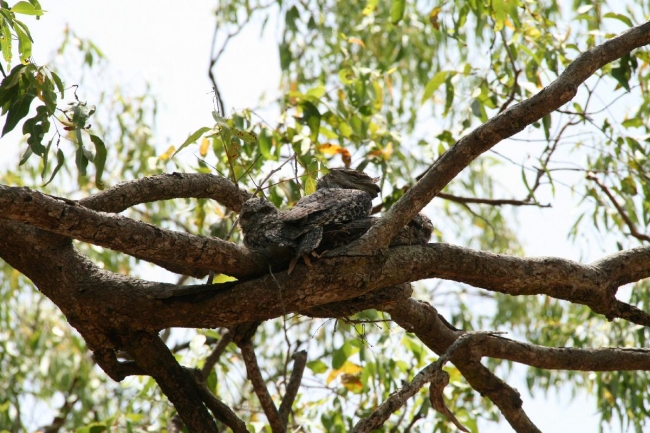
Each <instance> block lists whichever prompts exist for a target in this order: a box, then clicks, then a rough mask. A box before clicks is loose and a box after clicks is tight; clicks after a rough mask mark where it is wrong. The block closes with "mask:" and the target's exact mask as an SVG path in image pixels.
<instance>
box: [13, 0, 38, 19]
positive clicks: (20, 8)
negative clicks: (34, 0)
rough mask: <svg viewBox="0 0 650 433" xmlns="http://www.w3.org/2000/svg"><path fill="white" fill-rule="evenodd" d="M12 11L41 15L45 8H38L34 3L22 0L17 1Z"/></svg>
mask: <svg viewBox="0 0 650 433" xmlns="http://www.w3.org/2000/svg"><path fill="white" fill-rule="evenodd" d="M10 10H11V12H14V13H17V14H23V15H35V16H41V15H43V10H42V9H40V8H39V9H37V8H35V7H34V5H32V4H31V3H28V2H25V1H21V2H18V3H16V4H15V5H14V6H13V7H12V8H11V9H10Z"/></svg>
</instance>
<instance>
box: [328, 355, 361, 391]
mask: <svg viewBox="0 0 650 433" xmlns="http://www.w3.org/2000/svg"><path fill="white" fill-rule="evenodd" d="M361 370H363V369H362V368H361V367H360V366H358V365H357V364H355V363H353V362H350V361H345V362H344V363H343V365H342V366H341V368H339V369H333V370H332V371H330V374H329V375H327V379H326V381H325V383H327V384H328V385H329V384H330V382H332V381H333V380H334V379H336V378H337V377H339V376H340V375H343V376H342V377H341V382H343V384H344V385H345V381H346V380H349V381H352V379H351V377H352V378H353V377H354V376H353V375H355V374H358V373H360V372H361ZM359 383H361V382H359Z"/></svg>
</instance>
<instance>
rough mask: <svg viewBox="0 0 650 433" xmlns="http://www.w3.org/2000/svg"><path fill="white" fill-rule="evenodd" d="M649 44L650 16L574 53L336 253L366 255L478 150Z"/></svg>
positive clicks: (537, 116) (564, 100)
mask: <svg viewBox="0 0 650 433" xmlns="http://www.w3.org/2000/svg"><path fill="white" fill-rule="evenodd" d="M648 43H650V21H649V22H646V23H644V24H642V25H639V26H637V27H633V28H631V29H629V30H627V31H625V32H623V33H621V34H620V35H618V36H616V37H614V38H612V39H610V40H608V41H606V42H604V43H603V44H601V45H598V46H597V47H594V48H592V49H591V50H588V51H586V52H584V53H583V54H581V55H580V56H578V58H577V59H576V60H574V61H573V63H571V64H570V65H569V66H568V67H567V68H566V69H565V70H564V72H562V74H560V76H559V77H558V78H557V79H556V80H555V81H553V82H552V83H551V84H549V85H548V86H547V87H545V88H544V89H542V90H541V91H540V92H539V93H537V94H536V95H534V96H533V97H531V98H530V99H528V100H526V101H523V102H520V103H519V104H516V105H514V106H512V107H511V108H509V109H508V110H506V111H504V112H502V113H500V114H498V115H497V116H495V117H493V118H492V119H490V120H488V121H487V122H486V123H484V124H483V125H481V126H479V127H478V128H476V129H475V130H474V131H473V132H471V133H470V134H469V135H467V136H465V137H463V138H462V139H461V140H460V141H458V142H457V143H456V144H455V145H454V146H452V147H451V148H450V149H449V150H448V151H447V152H445V153H444V154H443V155H442V156H441V157H440V158H439V159H438V160H437V161H436V162H435V163H434V164H433V165H432V166H431V167H430V168H429V170H428V171H427V172H426V174H425V175H424V176H423V177H422V178H421V179H420V181H418V182H417V183H416V184H415V185H414V186H413V187H412V188H410V189H409V190H408V191H406V193H405V194H404V195H403V196H402V197H401V198H400V199H399V200H398V201H397V202H396V203H395V205H393V206H392V207H391V208H390V209H389V210H388V212H386V214H385V215H384V216H383V217H382V218H381V221H380V222H379V223H378V224H376V225H375V226H373V227H372V228H371V229H370V230H369V231H368V233H366V234H365V235H364V236H363V237H362V238H361V239H359V240H358V241H356V242H354V243H353V244H351V245H350V247H348V248H345V249H344V250H343V251H342V252H341V253H342V254H349V255H369V254H373V253H374V251H376V250H378V249H381V248H384V247H386V246H387V245H388V243H389V242H390V239H391V238H392V237H393V235H394V234H395V233H397V231H398V230H399V229H400V228H401V227H403V226H404V225H405V224H406V223H407V222H408V221H409V220H411V218H413V217H414V216H415V215H416V214H417V213H418V212H419V211H420V210H421V209H422V208H423V207H424V206H426V204H427V203H429V202H430V201H431V200H432V199H433V198H434V197H435V196H436V195H437V194H438V193H439V192H440V191H441V190H442V189H443V188H444V187H445V186H446V185H447V184H448V183H449V182H450V181H451V180H452V179H453V178H455V177H456V176H457V175H458V173H460V172H461V171H462V170H463V169H464V168H465V167H467V166H468V165H469V164H470V163H471V162H472V161H473V160H474V159H476V158H477V157H478V156H479V155H480V154H482V153H483V152H486V151H487V150H489V149H490V148H492V147H493V146H494V145H495V144H497V143H498V142H499V141H501V140H503V139H504V138H508V137H510V136H512V135H514V134H516V133H518V132H520V131H522V130H523V129H524V128H525V127H526V126H528V125H530V124H531V123H533V122H535V121H536V120H539V119H541V118H542V117H543V116H545V115H546V114H549V113H551V112H553V111H554V110H556V109H558V108H560V107H561V106H562V105H564V104H565V103H567V102H569V101H570V100H571V99H573V97H574V96H575V94H576V93H577V89H578V86H580V85H581V84H582V83H583V82H584V81H585V80H586V79H587V78H589V77H590V76H591V75H592V74H593V73H594V72H596V71H597V70H598V69H600V68H601V67H603V66H604V65H606V64H607V63H610V62H612V61H614V60H616V59H618V58H620V57H622V56H623V55H625V54H626V53H629V52H630V51H631V50H633V49H635V48H638V47H641V46H644V45H647V44H648Z"/></svg>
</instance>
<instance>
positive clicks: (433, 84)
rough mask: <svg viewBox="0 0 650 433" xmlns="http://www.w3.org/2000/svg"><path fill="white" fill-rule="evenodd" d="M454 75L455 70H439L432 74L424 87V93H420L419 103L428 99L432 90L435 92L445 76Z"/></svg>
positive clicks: (444, 79)
mask: <svg viewBox="0 0 650 433" xmlns="http://www.w3.org/2000/svg"><path fill="white" fill-rule="evenodd" d="M454 75H456V71H440V72H438V73H437V74H436V75H434V76H433V78H431V79H430V80H429V82H428V83H427V85H426V86H425V87H424V94H423V95H422V101H421V103H422V104H424V103H425V102H426V101H428V100H429V98H430V97H431V95H433V92H435V91H436V90H437V89H438V87H440V85H441V84H442V83H444V82H445V81H446V80H447V78H451V77H453V76H454Z"/></svg>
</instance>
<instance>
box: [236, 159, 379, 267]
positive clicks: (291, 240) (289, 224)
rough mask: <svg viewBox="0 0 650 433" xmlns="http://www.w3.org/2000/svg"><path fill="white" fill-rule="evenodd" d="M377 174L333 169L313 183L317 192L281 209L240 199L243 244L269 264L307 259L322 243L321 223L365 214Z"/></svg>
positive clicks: (262, 201) (258, 200)
mask: <svg viewBox="0 0 650 433" xmlns="http://www.w3.org/2000/svg"><path fill="white" fill-rule="evenodd" d="M376 182H377V179H376V178H371V177H370V176H368V175H367V174H365V173H363V172H360V171H356V170H351V169H332V170H331V171H330V172H329V173H328V174H326V175H325V176H323V177H322V178H321V179H319V181H318V182H317V184H316V191H315V192H314V193H313V194H310V195H308V196H306V197H303V198H302V199H300V200H299V201H298V203H296V205H295V206H294V207H292V208H291V209H289V210H288V211H286V212H280V211H279V210H278V209H277V208H276V207H275V206H274V205H273V203H271V202H270V201H268V200H266V199H264V198H260V197H254V198H252V199H250V200H248V201H246V202H245V203H244V205H243V206H242V210H241V213H240V217H239V224H240V226H241V228H242V231H243V232H244V245H246V247H247V248H249V249H251V250H254V251H257V252H259V253H261V254H262V255H263V256H264V257H265V258H266V259H267V261H268V262H269V264H272V265H273V264H279V263H281V262H282V261H283V260H286V258H287V257H291V258H293V260H292V261H291V264H290V267H289V272H290V271H291V270H292V269H293V267H294V266H295V263H296V261H297V259H298V258H299V257H303V258H305V261H306V262H307V263H308V264H309V258H308V256H307V255H308V254H310V253H312V252H313V251H314V250H315V249H316V248H317V247H318V245H319V244H320V242H321V240H322V236H323V229H324V227H326V226H328V225H331V224H340V223H346V222H350V221H353V220H355V219H360V218H365V217H367V216H368V215H370V211H371V210H372V199H373V198H375V197H377V196H378V195H379V191H380V189H379V186H378V185H376Z"/></svg>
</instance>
